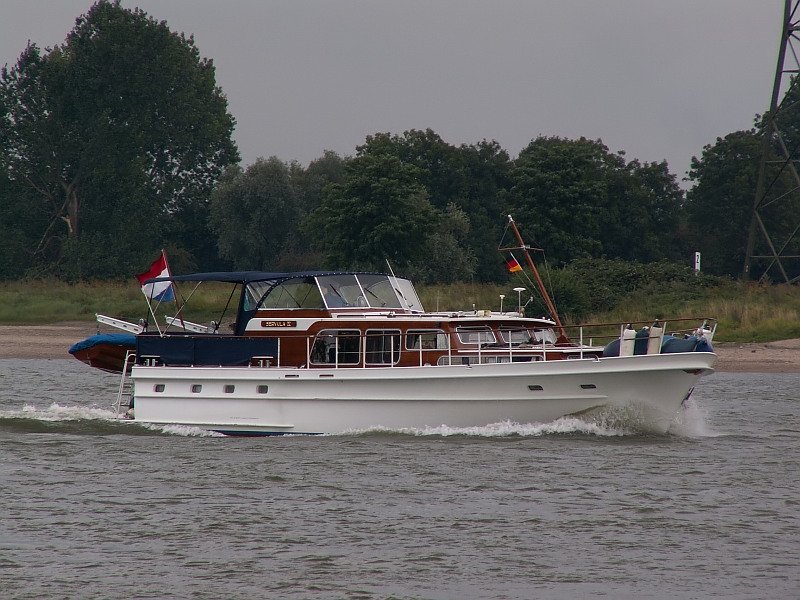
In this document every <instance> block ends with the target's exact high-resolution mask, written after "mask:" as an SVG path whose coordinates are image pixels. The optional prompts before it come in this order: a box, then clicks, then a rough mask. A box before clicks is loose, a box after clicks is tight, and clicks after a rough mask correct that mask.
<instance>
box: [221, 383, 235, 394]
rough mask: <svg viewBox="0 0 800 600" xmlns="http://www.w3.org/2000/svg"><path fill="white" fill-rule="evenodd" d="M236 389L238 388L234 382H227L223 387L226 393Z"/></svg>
mask: <svg viewBox="0 0 800 600" xmlns="http://www.w3.org/2000/svg"><path fill="white" fill-rule="evenodd" d="M234 390H236V386H235V385H233V384H232V383H226V384H225V387H223V388H222V391H223V392H225V393H226V394H232V393H233V392H234Z"/></svg>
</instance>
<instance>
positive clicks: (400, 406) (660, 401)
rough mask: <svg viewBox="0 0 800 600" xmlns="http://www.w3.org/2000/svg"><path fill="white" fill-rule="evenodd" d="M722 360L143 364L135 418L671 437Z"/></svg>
mask: <svg viewBox="0 0 800 600" xmlns="http://www.w3.org/2000/svg"><path fill="white" fill-rule="evenodd" d="M715 360H716V355H714V354H713V353H707V352H689V353H678V354H657V355H644V356H629V357H613V358H602V359H579V360H554V361H539V362H527V363H500V364H482V365H473V366H464V365H459V366H425V367H386V368H366V369H361V368H341V369H334V368H331V369H297V368H279V367H264V368H259V367H167V366H134V367H133V369H132V374H131V376H132V379H133V382H134V389H135V392H134V399H135V410H134V412H135V420H136V421H143V422H148V423H156V424H180V425H187V426H195V427H200V428H203V429H208V430H214V431H221V432H224V433H227V434H239V435H270V434H286V433H294V434H298V433H299V434H312V433H313V434H317V433H340V432H345V431H351V430H363V429H369V428H375V427H386V428H390V429H402V428H425V427H438V426H440V425H447V426H450V427H476V426H483V425H487V424H491V423H497V422H503V421H511V422H515V423H521V424H527V423H536V422H539V423H547V422H551V421H553V420H555V419H558V418H559V417H563V416H567V415H576V414H580V413H585V412H587V411H594V410H602V409H612V410H618V409H622V410H633V411H635V415H636V417H637V419H638V420H639V421H640V422H641V423H642V424H643V426H645V427H646V428H647V429H650V430H653V431H662V432H663V431H667V429H668V428H669V426H670V424H671V423H672V421H673V420H674V419H675V417H676V415H677V413H678V412H679V410H680V408H681V404H682V402H683V401H684V399H685V398H686V397H687V396H688V394H689V393H690V392H691V390H692V388H693V387H694V385H695V383H696V382H697V380H698V379H699V378H700V377H701V376H702V375H704V374H707V373H710V372H713V369H712V368H713V365H714V362H715ZM198 386H200V387H199V388H198ZM226 386H227V388H226ZM231 386H232V387H231ZM259 386H261V391H260V392H259ZM264 386H266V390H265V389H264ZM193 388H194V390H195V391H192V390H193ZM157 390H159V391H157Z"/></svg>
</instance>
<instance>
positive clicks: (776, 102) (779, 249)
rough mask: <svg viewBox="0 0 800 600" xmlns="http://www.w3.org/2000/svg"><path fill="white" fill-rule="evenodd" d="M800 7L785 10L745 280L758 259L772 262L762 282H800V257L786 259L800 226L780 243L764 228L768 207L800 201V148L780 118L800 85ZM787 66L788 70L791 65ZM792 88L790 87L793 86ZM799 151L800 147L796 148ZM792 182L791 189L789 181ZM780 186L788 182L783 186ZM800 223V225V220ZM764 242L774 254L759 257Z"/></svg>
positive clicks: (794, 0) (789, 1) (794, 1)
mask: <svg viewBox="0 0 800 600" xmlns="http://www.w3.org/2000/svg"><path fill="white" fill-rule="evenodd" d="M798 5H800V0H785V5H784V11H783V29H782V30H781V40H780V46H779V49H778V64H777V67H776V69H775V82H774V84H773V86H772V99H771V102H770V106H769V112H767V114H766V115H764V119H763V123H762V134H763V137H762V147H761V159H760V161H759V167H758V183H757V184H756V195H755V200H754V202H753V215H752V219H751V222H750V232H749V235H748V238H747V253H746V257H745V263H744V272H743V277H744V279H750V278H751V277H752V278H755V277H756V275H757V274H756V273H753V272H751V268H752V267H754V266H755V262H756V261H757V260H758V259H766V262H765V263H760V264H766V265H767V266H766V268H764V269H763V271H762V272H761V273H760V274H758V278H759V279H764V278H766V277H768V276H770V277H773V278H777V277H776V276H777V275H778V274H779V275H780V279H781V280H782V281H783V282H785V283H794V282H796V281H798V280H799V279H800V275H797V269H796V268H795V269H789V270H788V271H787V268H788V267H789V263H790V262H791V261H796V260H797V259H800V255H789V254H785V251H786V250H787V248H788V247H789V244H790V243H791V242H792V240H793V239H795V238H796V237H797V236H798V230H800V223H798V224H797V226H796V227H795V228H794V230H793V231H792V232H791V234H790V235H789V236H788V237H786V236H785V235H783V236H782V237H783V238H784V239H781V240H777V239H775V238H774V237H773V236H771V235H770V232H769V231H768V229H767V226H766V225H765V223H764V219H763V218H762V216H763V211H764V209H766V208H767V207H768V206H770V205H773V204H775V203H778V202H785V201H788V200H789V199H796V198H797V197H798V196H800V174H798V171H797V163H798V159H800V147H792V148H789V147H787V144H786V141H785V138H784V136H783V135H782V134H781V130H780V127H779V124H780V116H781V114H782V113H784V112H786V111H788V110H789V109H790V108H795V109H796V107H793V106H792V104H793V103H792V102H791V101H787V100H786V98H787V97H788V96H792V94H789V93H788V92H789V91H790V90H791V88H792V87H794V86H800V58H798V56H799V55H800V48H798V46H800V37H798V32H800V16H798ZM787 63H789V64H788V66H787ZM787 83H788V86H787ZM785 87H788V88H789V89H787V90H786V92H784V95H783V97H781V91H782V90H784V88H785ZM784 104H787V105H786V106H785V105H784ZM795 146H797V145H796V144H795ZM787 180H788V181H790V182H791V183H790V184H789V185H788V189H787V186H786V185H785V183H786V181H787ZM779 182H783V184H784V185H781V184H780V183H779ZM797 216H798V219H797V220H798V221H800V215H797ZM758 237H761V238H762V240H763V241H764V242H765V244H766V246H767V248H768V249H769V251H768V252H769V253H768V254H760V255H756V254H753V252H754V250H755V247H756V238H758Z"/></svg>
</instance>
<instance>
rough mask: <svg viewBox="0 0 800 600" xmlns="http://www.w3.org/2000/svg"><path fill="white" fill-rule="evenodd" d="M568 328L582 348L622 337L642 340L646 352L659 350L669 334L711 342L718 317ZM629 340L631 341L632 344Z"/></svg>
mask: <svg viewBox="0 0 800 600" xmlns="http://www.w3.org/2000/svg"><path fill="white" fill-rule="evenodd" d="M564 329H565V331H566V332H567V334H568V335H569V336H570V337H571V339H576V338H577V339H578V340H579V341H578V345H579V346H580V347H582V348H596V347H605V346H607V345H608V344H610V343H612V342H614V341H619V342H620V344H621V345H624V344H625V342H629V343H630V344H634V343H636V344H637V347H638V344H639V343H641V344H642V345H643V346H645V347H646V352H642V353H646V354H659V353H660V352H661V347H662V344H663V343H664V340H665V339H666V338H668V337H673V338H678V339H688V338H691V337H695V338H698V339H699V338H703V339H704V340H705V341H707V342H708V343H709V344H710V343H711V341H712V340H713V338H714V334H715V333H716V330H717V320H716V319H714V318H711V317H684V318H678V319H669V320H665V319H661V318H657V319H648V320H639V321H626V322H622V323H620V322H611V323H588V324H581V325H572V326H569V325H566V326H564ZM630 344H629V345H630ZM636 353H637V354H639V353H640V352H638V351H637V352H636Z"/></svg>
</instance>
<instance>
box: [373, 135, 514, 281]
mask: <svg viewBox="0 0 800 600" xmlns="http://www.w3.org/2000/svg"><path fill="white" fill-rule="evenodd" d="M358 150H359V152H360V153H362V154H373V155H384V154H385V155H390V156H394V157H396V158H397V159H399V160H400V162H401V163H403V164H405V165H410V166H413V167H415V168H416V169H417V181H418V182H419V183H420V184H421V185H422V186H423V187H424V188H425V190H426V192H427V194H428V198H429V200H430V203H431V205H432V206H433V207H434V208H435V209H437V211H438V213H439V214H440V215H442V216H446V213H447V212H448V211H449V210H450V209H449V208H448V207H449V206H451V205H452V206H453V207H454V208H457V209H458V210H460V214H461V216H462V217H466V218H467V219H468V221H467V222H466V223H464V222H463V221H460V219H456V222H461V223H462V226H466V227H467V229H468V230H469V235H468V236H460V237H458V236H457V237H458V243H457V249H456V251H457V252H460V253H461V254H462V257H461V258H463V263H462V262H461V260H458V261H456V262H455V263H454V264H461V265H462V266H466V265H471V267H469V269H468V271H469V272H470V273H471V274H472V275H474V276H476V277H477V278H479V279H481V280H485V281H491V280H493V279H497V278H498V277H500V278H503V277H504V275H503V271H502V269H499V268H498V264H499V261H498V254H497V242H498V240H499V237H500V234H501V233H502V224H503V223H504V222H505V215H504V208H503V206H502V202H501V200H500V197H501V194H502V192H503V191H504V190H505V189H506V188H507V187H508V183H509V179H508V172H509V169H510V164H511V163H510V161H509V157H508V153H507V152H505V151H504V150H503V149H502V148H501V147H500V146H499V144H497V142H494V141H491V142H488V141H486V140H483V141H481V142H479V143H477V144H473V145H466V144H464V145H461V146H459V147H456V146H453V145H451V144H448V143H447V142H445V141H444V140H442V138H441V137H440V136H439V135H438V134H436V133H435V132H434V131H433V130H431V129H426V130H424V131H422V130H416V129H411V130H409V131H406V132H404V133H403V135H392V134H390V133H376V134H375V135H372V136H368V137H367V139H366V141H365V143H364V144H363V145H362V146H360V147H359V148H358ZM449 229H450V233H449V234H448V233H445V232H439V233H437V234H436V235H437V237H438V238H439V239H440V240H441V241H442V243H443V244H446V245H448V247H450V246H449V245H450V244H452V242H453V241H454V240H455V239H456V237H453V235H452V232H453V231H455V230H461V226H458V227H456V228H455V229H453V228H449ZM445 240H446V242H445ZM459 249H460V250H459ZM454 258H455V256H454ZM457 272H460V268H458V269H457ZM426 273H429V274H431V276H432V274H433V271H426ZM441 276H445V274H444V273H442V274H441ZM437 277H438V276H437ZM448 277H449V276H448Z"/></svg>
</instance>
